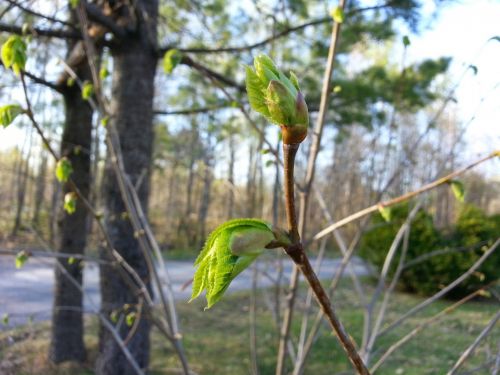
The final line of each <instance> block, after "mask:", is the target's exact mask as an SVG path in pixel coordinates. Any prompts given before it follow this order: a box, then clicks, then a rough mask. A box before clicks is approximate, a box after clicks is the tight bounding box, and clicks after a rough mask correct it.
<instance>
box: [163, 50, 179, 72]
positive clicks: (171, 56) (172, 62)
mask: <svg viewBox="0 0 500 375" xmlns="http://www.w3.org/2000/svg"><path fill="white" fill-rule="evenodd" d="M181 60H182V53H181V52H180V51H179V50H176V49H171V50H168V51H167V52H166V53H165V56H163V71H164V72H165V73H167V74H172V72H173V71H174V69H175V67H176V66H177V65H179V63H180V62H181Z"/></svg>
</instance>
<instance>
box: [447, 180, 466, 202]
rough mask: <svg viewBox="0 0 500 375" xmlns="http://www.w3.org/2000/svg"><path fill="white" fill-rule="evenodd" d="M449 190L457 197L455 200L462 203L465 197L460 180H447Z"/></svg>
mask: <svg viewBox="0 0 500 375" xmlns="http://www.w3.org/2000/svg"><path fill="white" fill-rule="evenodd" d="M449 184H450V187H451V191H452V192H453V195H454V196H455V198H456V199H457V201H459V202H461V203H463V202H464V199H465V187H464V184H463V183H462V181H458V180H452V181H450V182H449Z"/></svg>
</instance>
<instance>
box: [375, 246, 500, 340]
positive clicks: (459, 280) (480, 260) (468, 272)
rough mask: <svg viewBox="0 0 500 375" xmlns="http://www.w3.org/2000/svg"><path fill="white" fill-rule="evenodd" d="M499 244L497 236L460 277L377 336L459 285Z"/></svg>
mask: <svg viewBox="0 0 500 375" xmlns="http://www.w3.org/2000/svg"><path fill="white" fill-rule="evenodd" d="M499 245H500V238H498V239H497V240H496V241H495V243H494V244H493V245H492V246H491V247H490V248H489V249H488V251H486V252H485V253H484V254H483V255H482V256H481V258H479V259H478V260H477V261H476V262H475V263H474V264H473V265H472V266H471V267H470V268H469V269H468V270H467V271H466V272H464V273H463V274H462V275H461V276H460V277H458V278H457V279H455V280H454V281H453V282H452V283H450V284H448V285H447V286H446V287H445V288H443V289H441V290H440V291H439V292H437V293H436V294H434V295H433V296H431V297H429V298H428V299H426V300H425V301H423V302H422V303H420V304H418V305H417V306H415V307H413V308H412V309H410V310H409V311H407V312H406V313H405V314H403V315H402V316H401V317H399V318H398V319H396V320H395V321H394V322H392V323H391V324H389V325H388V326H387V327H386V328H384V329H383V330H382V331H381V332H380V334H379V337H380V336H382V335H385V334H386V333H387V332H389V331H391V330H393V329H394V328H396V327H397V326H399V325H400V324H401V323H402V322H403V321H404V320H406V319H407V318H409V317H410V316H412V315H414V314H416V313H417V312H419V311H420V310H422V309H423V308H425V307H427V306H428V305H430V304H431V303H433V302H434V301H436V300H438V299H439V298H441V297H443V296H444V295H445V294H446V293H448V292H449V291H450V290H452V289H453V288H455V287H456V286H457V285H459V284H460V283H461V282H462V281H464V280H465V279H466V278H468V277H469V276H470V275H472V274H473V273H474V272H475V271H476V270H477V269H478V268H479V267H480V266H481V264H483V263H484V261H485V260H486V259H487V258H488V257H489V256H490V255H491V254H493V252H494V251H495V250H496V248H497V247H498V246H499Z"/></svg>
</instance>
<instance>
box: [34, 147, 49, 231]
mask: <svg viewBox="0 0 500 375" xmlns="http://www.w3.org/2000/svg"><path fill="white" fill-rule="evenodd" d="M40 154H41V160H40V167H39V168H38V175H37V177H36V186H35V202H34V205H35V206H34V209H33V219H32V221H33V226H34V227H35V228H38V227H39V225H40V210H41V209H42V203H43V200H44V196H45V186H46V183H45V178H46V177H47V152H46V151H45V150H43V149H42V151H41V152H40Z"/></svg>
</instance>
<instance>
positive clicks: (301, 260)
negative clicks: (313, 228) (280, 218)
mask: <svg viewBox="0 0 500 375" xmlns="http://www.w3.org/2000/svg"><path fill="white" fill-rule="evenodd" d="M298 149H299V144H288V145H287V144H284V145H283V159H284V164H285V165H284V174H285V178H284V179H285V183H284V185H285V200H286V201H285V207H286V216H287V223H288V230H289V234H290V237H291V239H292V244H291V245H290V246H287V247H285V252H286V253H287V254H288V256H290V258H292V260H293V261H294V263H295V264H296V266H297V267H298V268H299V269H300V271H301V272H302V274H303V275H304V277H305V278H306V280H307V282H308V283H309V286H310V287H311V289H312V291H313V293H314V296H315V298H316V300H317V301H318V303H319V305H320V306H321V309H322V310H323V313H324V314H325V316H326V317H327V319H328V322H329V323H330V326H331V328H332V329H333V332H334V333H335V335H336V336H337V338H338V339H339V341H340V344H341V345H342V347H343V348H344V351H345V352H346V354H347V356H348V357H349V360H350V361H351V362H352V364H353V365H354V367H355V368H356V370H357V372H358V374H360V375H369V374H370V372H369V371H368V369H367V368H366V366H365V364H364V363H363V360H362V359H361V357H360V356H359V354H358V352H357V350H356V347H355V345H354V343H353V342H352V340H351V338H350V337H349V335H348V334H347V332H346V331H345V328H344V327H343V325H342V323H341V322H340V320H339V319H338V318H337V314H336V313H335V310H334V309H333V306H332V304H331V303H330V299H329V298H328V295H327V294H326V292H325V289H324V288H323V286H322V285H321V283H320V281H319V279H318V277H317V276H316V273H315V272H314V270H313V268H312V266H311V263H310V262H309V259H308V257H307V254H306V253H305V251H304V247H303V245H302V243H301V242H300V236H299V232H298V226H297V217H296V212H295V197H294V176H293V172H294V163H295V155H296V154H297V150H298ZM280 344H281V343H280Z"/></svg>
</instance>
